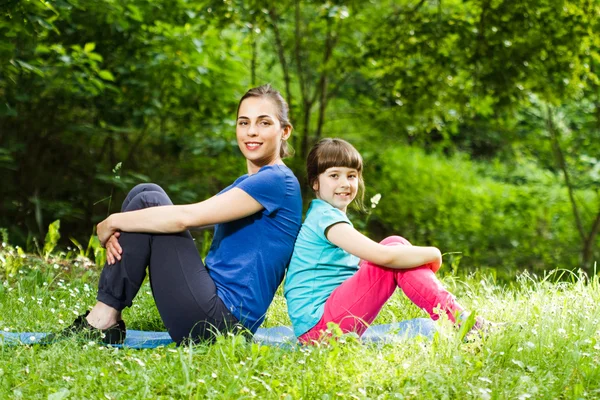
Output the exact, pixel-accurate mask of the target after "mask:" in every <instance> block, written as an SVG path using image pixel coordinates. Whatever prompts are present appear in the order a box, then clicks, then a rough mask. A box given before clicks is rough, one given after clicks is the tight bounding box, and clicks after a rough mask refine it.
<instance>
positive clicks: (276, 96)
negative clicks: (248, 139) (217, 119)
mask: <svg viewBox="0 0 600 400" xmlns="http://www.w3.org/2000/svg"><path fill="white" fill-rule="evenodd" d="M249 97H266V98H267V99H269V100H271V101H272V102H273V104H275V106H276V107H277V119H278V120H279V123H280V124H281V127H282V128H284V129H285V128H287V127H288V126H289V127H290V133H291V131H292V130H293V129H294V127H293V126H292V123H291V122H290V120H289V116H288V115H289V112H290V109H289V107H288V104H287V103H286V101H285V100H284V99H283V96H282V95H281V93H279V91H278V90H275V89H273V87H272V86H271V85H269V84H268V83H267V84H265V85H261V86H258V87H255V88H252V89H250V90H248V91H247V92H246V94H244V95H243V96H242V98H241V99H240V102H239V103H238V108H237V113H236V115H238V114H239V113H240V106H241V105H242V101H244V100H246V99H247V98H249ZM293 155H294V150H293V149H292V147H291V146H290V145H288V142H287V140H282V141H281V148H280V150H279V156H280V157H281V158H285V157H290V156H293Z"/></svg>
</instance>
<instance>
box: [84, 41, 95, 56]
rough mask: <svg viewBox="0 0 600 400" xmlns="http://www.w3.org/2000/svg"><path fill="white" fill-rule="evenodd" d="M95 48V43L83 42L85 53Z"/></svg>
mask: <svg viewBox="0 0 600 400" xmlns="http://www.w3.org/2000/svg"><path fill="white" fill-rule="evenodd" d="M95 48H96V43H93V42H90V43H86V44H85V46H84V47H83V51H84V52H86V53H91V52H92V51H94V49H95Z"/></svg>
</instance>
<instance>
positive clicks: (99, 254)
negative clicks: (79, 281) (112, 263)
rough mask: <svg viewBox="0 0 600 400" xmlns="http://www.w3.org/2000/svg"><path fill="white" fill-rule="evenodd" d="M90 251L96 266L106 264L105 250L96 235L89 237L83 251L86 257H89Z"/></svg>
mask: <svg viewBox="0 0 600 400" xmlns="http://www.w3.org/2000/svg"><path fill="white" fill-rule="evenodd" d="M90 250H91V251H93V253H94V262H95V263H96V265H100V266H103V265H104V264H105V263H106V249H105V248H103V247H102V244H101V243H100V239H98V236H96V235H92V236H90V240H89V242H88V247H87V250H86V251H85V256H86V257H89V252H90Z"/></svg>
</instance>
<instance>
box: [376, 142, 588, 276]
mask: <svg viewBox="0 0 600 400" xmlns="http://www.w3.org/2000/svg"><path fill="white" fill-rule="evenodd" d="M375 158H376V159H375V160H372V161H371V165H367V168H366V170H367V176H366V179H367V188H369V193H372V194H374V193H381V194H382V195H383V198H382V200H381V202H380V205H379V206H378V208H377V209H375V210H374V213H373V215H372V216H371V217H370V220H369V227H368V229H369V230H370V232H372V233H374V236H376V237H383V236H387V235H389V234H394V233H395V234H400V235H402V236H405V237H406V238H407V239H408V240H410V241H411V242H413V243H415V244H420V245H435V246H437V247H439V248H440V249H441V250H442V252H460V254H459V255H450V256H446V257H445V260H444V261H445V262H446V263H450V264H453V263H454V266H455V267H456V266H457V262H458V261H459V260H460V266H461V267H467V268H474V267H492V268H494V269H496V270H498V271H499V272H501V273H502V274H506V273H507V272H508V273H509V274H510V275H513V273H514V272H516V271H515V270H517V269H518V270H522V269H529V270H533V271H542V270H550V269H554V268H569V269H574V268H577V267H579V259H580V249H581V243H580V238H579V235H578V234H577V232H576V230H575V228H574V224H573V216H572V212H571V207H570V204H569V202H568V196H567V193H566V191H565V190H564V189H562V188H561V187H560V186H559V185H558V184H556V185H554V186H550V185H548V184H540V183H536V184H529V185H527V186H518V185H515V184H511V183H506V182H498V181H495V180H493V179H491V178H489V177H486V176H483V175H481V172H479V173H478V172H477V171H481V170H482V169H481V168H477V166H476V165H475V163H473V162H472V161H469V160H467V159H465V158H464V157H461V156H454V157H452V158H450V159H448V158H445V157H439V156H435V155H426V154H425V153H424V152H423V151H422V150H420V149H416V148H407V147H401V148H394V149H389V150H387V151H385V152H383V153H381V154H380V155H378V156H377V157H375Z"/></svg>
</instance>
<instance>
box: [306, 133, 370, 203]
mask: <svg viewBox="0 0 600 400" xmlns="http://www.w3.org/2000/svg"><path fill="white" fill-rule="evenodd" d="M332 167H346V168H354V169H355V170H356V171H357V172H358V192H357V194H356V198H355V200H356V201H355V207H356V208H357V209H358V210H360V211H366V209H365V206H364V198H365V181H364V180H363V174H362V171H363V159H362V156H361V155H360V153H359V152H358V150H356V149H355V148H354V146H352V145H351V144H350V143H348V142H346V141H345V140H343V139H337V138H335V139H321V140H320V141H318V142H317V143H316V144H315V145H314V146H313V148H312V149H311V150H310V153H308V157H307V158H306V175H307V179H308V184H309V185H310V187H311V188H312V187H313V186H314V184H315V182H317V181H318V180H319V175H321V174H322V173H323V172H325V171H327V169H328V168H332Z"/></svg>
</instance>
